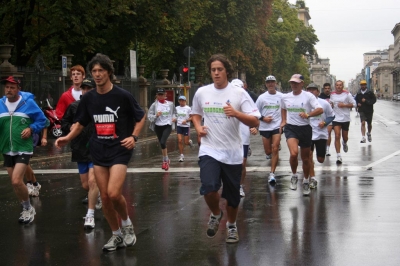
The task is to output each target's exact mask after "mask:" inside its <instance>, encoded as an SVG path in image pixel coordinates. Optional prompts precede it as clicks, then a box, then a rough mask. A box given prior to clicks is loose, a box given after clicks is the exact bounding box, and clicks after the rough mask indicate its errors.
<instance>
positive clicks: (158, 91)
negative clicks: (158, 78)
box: [157, 88, 165, 94]
mask: <svg viewBox="0 0 400 266" xmlns="http://www.w3.org/2000/svg"><path fill="white" fill-rule="evenodd" d="M164 93H165V90H164V88H158V89H157V94H164Z"/></svg>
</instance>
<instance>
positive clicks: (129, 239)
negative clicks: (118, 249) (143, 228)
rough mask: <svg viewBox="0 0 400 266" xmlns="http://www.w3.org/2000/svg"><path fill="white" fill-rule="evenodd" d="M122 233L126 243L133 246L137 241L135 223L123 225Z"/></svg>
mask: <svg viewBox="0 0 400 266" xmlns="http://www.w3.org/2000/svg"><path fill="white" fill-rule="evenodd" d="M121 231H122V235H123V238H124V244H125V245H126V246H128V247H129V246H133V245H135V243H136V235H135V232H134V231H133V225H132V224H131V225H127V226H122V227H121Z"/></svg>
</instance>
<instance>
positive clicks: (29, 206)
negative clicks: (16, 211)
mask: <svg viewBox="0 0 400 266" xmlns="http://www.w3.org/2000/svg"><path fill="white" fill-rule="evenodd" d="M22 207H23V208H24V209H25V210H29V209H30V208H31V202H30V201H29V199H28V200H27V201H23V202H22Z"/></svg>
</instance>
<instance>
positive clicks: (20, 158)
mask: <svg viewBox="0 0 400 266" xmlns="http://www.w3.org/2000/svg"><path fill="white" fill-rule="evenodd" d="M31 156H32V155H30V154H21V155H14V156H12V155H7V154H3V158H4V163H3V166H4V167H14V166H15V165H16V164H17V163H23V164H26V165H28V164H29V160H30V159H31Z"/></svg>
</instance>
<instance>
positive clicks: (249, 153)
mask: <svg viewBox="0 0 400 266" xmlns="http://www.w3.org/2000/svg"><path fill="white" fill-rule="evenodd" d="M252 153H253V152H252V151H251V149H250V147H249V149H248V150H247V156H248V157H250V156H251V154H252Z"/></svg>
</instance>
